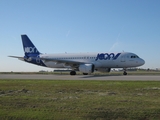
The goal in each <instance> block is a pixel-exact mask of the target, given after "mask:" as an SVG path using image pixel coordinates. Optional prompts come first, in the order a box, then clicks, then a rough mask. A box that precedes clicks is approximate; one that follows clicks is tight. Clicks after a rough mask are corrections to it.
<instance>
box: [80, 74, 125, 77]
mask: <svg viewBox="0 0 160 120" xmlns="http://www.w3.org/2000/svg"><path fill="white" fill-rule="evenodd" d="M111 76H123V75H120V74H117V75H84V76H81V78H96V77H111Z"/></svg>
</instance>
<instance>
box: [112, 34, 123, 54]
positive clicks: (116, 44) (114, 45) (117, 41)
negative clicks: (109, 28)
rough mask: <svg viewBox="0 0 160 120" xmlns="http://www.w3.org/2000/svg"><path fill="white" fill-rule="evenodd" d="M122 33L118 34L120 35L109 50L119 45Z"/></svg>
mask: <svg viewBox="0 0 160 120" xmlns="http://www.w3.org/2000/svg"><path fill="white" fill-rule="evenodd" d="M120 35H121V33H119V34H118V37H117V39H116V42H115V43H114V44H113V45H112V47H111V48H110V49H109V51H113V50H114V49H115V48H116V47H118V45H119V37H120Z"/></svg>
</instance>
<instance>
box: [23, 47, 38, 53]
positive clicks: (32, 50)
mask: <svg viewBox="0 0 160 120" xmlns="http://www.w3.org/2000/svg"><path fill="white" fill-rule="evenodd" d="M24 52H25V53H38V50H37V49H36V48H35V47H25V49H24Z"/></svg>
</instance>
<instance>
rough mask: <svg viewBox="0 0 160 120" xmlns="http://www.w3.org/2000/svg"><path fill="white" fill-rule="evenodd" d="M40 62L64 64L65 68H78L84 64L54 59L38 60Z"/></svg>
mask: <svg viewBox="0 0 160 120" xmlns="http://www.w3.org/2000/svg"><path fill="white" fill-rule="evenodd" d="M40 59H41V60H43V61H45V62H47V61H48V62H49V61H52V62H56V63H57V64H65V65H66V66H71V67H78V66H79V65H80V64H84V63H85V62H79V61H74V60H62V59H61V60H60V59H54V58H40Z"/></svg>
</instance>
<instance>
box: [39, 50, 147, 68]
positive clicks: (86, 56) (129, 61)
mask: <svg viewBox="0 0 160 120" xmlns="http://www.w3.org/2000/svg"><path fill="white" fill-rule="evenodd" d="M117 54H119V55H117ZM116 55H117V58H115V57H116ZM39 57H40V58H45V59H51V60H48V61H47V60H43V62H44V64H45V65H46V67H50V68H70V66H69V65H67V64H65V61H69V62H73V63H74V62H81V63H85V64H94V65H95V69H96V68H128V67H138V66H141V65H143V64H144V63H145V62H144V60H143V59H141V58H139V57H138V56H137V55H136V54H134V53H129V52H121V53H60V54H41V55H39ZM52 59H53V60H54V61H52ZM55 60H57V61H58V62H55ZM59 60H60V61H62V62H59ZM63 61H64V62H63Z"/></svg>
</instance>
